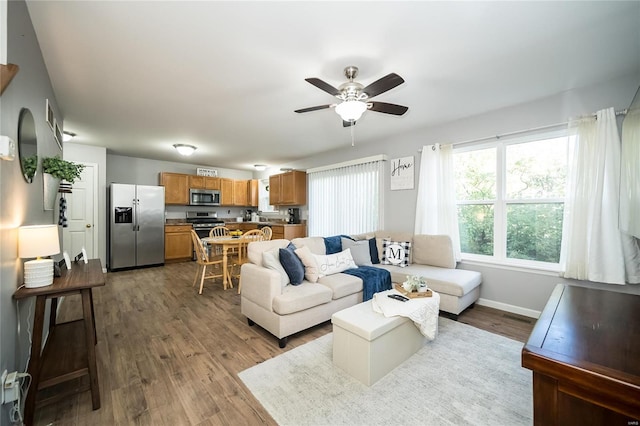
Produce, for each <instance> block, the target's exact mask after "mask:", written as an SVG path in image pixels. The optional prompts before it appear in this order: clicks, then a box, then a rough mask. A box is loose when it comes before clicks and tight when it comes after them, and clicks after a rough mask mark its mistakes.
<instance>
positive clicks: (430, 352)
mask: <svg viewBox="0 0 640 426" xmlns="http://www.w3.org/2000/svg"><path fill="white" fill-rule="evenodd" d="M438 327H439V332H438V337H437V338H436V339H435V340H434V341H432V342H428V343H425V346H424V347H423V348H422V349H420V350H419V351H418V352H417V353H416V354H415V355H413V356H412V357H411V358H409V359H408V360H407V361H405V362H404V363H403V364H401V365H400V366H399V367H397V368H396V369H395V370H393V371H391V372H390V373H389V374H387V375H386V376H385V377H383V378H382V379H380V380H379V381H377V382H376V383H374V384H373V385H372V386H371V387H368V386H366V385H364V384H362V383H360V382H359V381H358V380H356V379H354V378H353V377H351V376H349V375H348V374H347V373H345V372H344V371H343V370H341V369H340V368H338V367H335V366H334V365H333V363H332V350H333V349H332V348H333V346H332V345H333V334H327V335H325V336H323V337H320V338H319V339H316V340H314V341H313V342H309V343H307V344H305V345H303V346H300V347H298V348H295V349H292V350H291V351H289V352H286V353H284V354H282V355H279V356H277V357H275V358H272V359H270V360H267V361H265V362H263V363H261V364H258V365H256V366H254V367H251V368H249V369H247V370H245V371H242V372H241V373H240V374H239V376H240V378H241V379H242V381H243V382H244V383H245V384H246V385H247V387H248V388H249V389H250V390H251V392H252V393H253V395H254V396H255V397H256V398H257V399H258V401H260V403H261V404H262V405H263V406H264V407H265V408H266V410H267V411H268V412H269V414H271V416H272V417H273V418H274V419H275V421H276V422H278V424H280V425H386V426H389V425H465V424H470V425H530V424H532V423H533V403H532V380H531V372H530V371H529V370H526V369H524V368H522V367H521V366H520V353H521V350H522V346H523V344H522V343H520V342H516V341H514V340H511V339H508V338H506V337H502V336H498V335H496V334H492V333H489V332H486V331H483V330H480V329H477V328H474V327H471V326H468V325H465V324H461V323H458V322H455V321H452V320H449V319H446V318H440V319H439V325H438Z"/></svg>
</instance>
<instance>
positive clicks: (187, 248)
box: [164, 225, 193, 262]
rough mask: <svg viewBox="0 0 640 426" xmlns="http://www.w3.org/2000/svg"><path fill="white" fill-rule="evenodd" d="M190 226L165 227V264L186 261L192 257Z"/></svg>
mask: <svg viewBox="0 0 640 426" xmlns="http://www.w3.org/2000/svg"><path fill="white" fill-rule="evenodd" d="M192 229H193V227H192V226H191V225H165V227H164V260H165V262H179V261H188V260H191V258H192V257H193V242H192V241H191V230H192Z"/></svg>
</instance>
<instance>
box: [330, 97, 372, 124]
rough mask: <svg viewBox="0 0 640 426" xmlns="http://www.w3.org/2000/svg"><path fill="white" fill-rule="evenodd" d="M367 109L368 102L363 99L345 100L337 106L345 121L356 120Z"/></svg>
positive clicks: (337, 110)
mask: <svg viewBox="0 0 640 426" xmlns="http://www.w3.org/2000/svg"><path fill="white" fill-rule="evenodd" d="M366 110H367V104H366V103H365V102H362V101H344V102H342V103H341V104H340V105H338V106H336V112H337V113H338V115H339V116H340V117H342V119H343V120H344V121H356V120H359V119H360V117H362V113H364V112H365V111H366Z"/></svg>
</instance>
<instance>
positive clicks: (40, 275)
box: [18, 225, 60, 288]
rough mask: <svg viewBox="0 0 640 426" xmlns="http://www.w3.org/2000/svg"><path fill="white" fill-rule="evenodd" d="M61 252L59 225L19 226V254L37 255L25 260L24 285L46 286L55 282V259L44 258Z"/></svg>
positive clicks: (33, 286)
mask: <svg viewBox="0 0 640 426" xmlns="http://www.w3.org/2000/svg"><path fill="white" fill-rule="evenodd" d="M58 253H60V241H59V240H58V225H33V226H21V227H20V228H18V256H20V257H21V258H29V257H35V258H36V259H35V260H29V261H27V262H24V286H25V287H27V288H36V287H44V286H47V285H51V284H53V259H42V257H41V256H51V255H54V254H58Z"/></svg>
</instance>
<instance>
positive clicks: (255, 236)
mask: <svg viewBox="0 0 640 426" xmlns="http://www.w3.org/2000/svg"><path fill="white" fill-rule="evenodd" d="M265 240H266V237H265V235H264V233H263V232H262V230H260V229H252V230H250V231H247V232H245V233H244V234H243V235H242V236H241V237H240V243H239V244H238V255H237V259H236V262H235V264H234V267H237V268H238V269H237V271H238V272H237V274H236V276H237V277H238V294H240V288H241V285H242V281H241V278H240V267H241V266H242V265H243V264H245V263H247V262H248V259H247V247H248V246H249V244H250V243H252V242H254V241H265Z"/></svg>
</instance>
